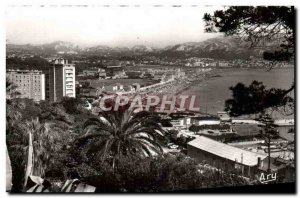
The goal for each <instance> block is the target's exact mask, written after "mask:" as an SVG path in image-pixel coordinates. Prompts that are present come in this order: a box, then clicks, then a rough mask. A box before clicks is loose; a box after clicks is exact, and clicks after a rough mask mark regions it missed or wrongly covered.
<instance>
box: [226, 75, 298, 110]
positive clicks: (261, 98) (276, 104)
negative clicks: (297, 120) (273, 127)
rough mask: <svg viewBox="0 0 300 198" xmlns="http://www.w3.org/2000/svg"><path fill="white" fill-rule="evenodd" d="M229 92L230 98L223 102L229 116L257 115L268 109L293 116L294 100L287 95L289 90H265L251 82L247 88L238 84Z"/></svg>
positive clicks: (259, 84)
mask: <svg viewBox="0 0 300 198" xmlns="http://www.w3.org/2000/svg"><path fill="white" fill-rule="evenodd" d="M230 90H231V91H232V98H231V99H228V100H226V101H225V111H227V112H229V114H230V115H231V116H240V115H248V114H258V113H262V112H265V111H266V110H268V109H270V108H271V109H276V110H279V111H281V112H282V113H284V114H286V115H289V114H293V110H294V99H293V98H292V97H290V96H289V95H288V93H289V92H290V90H283V89H275V88H271V89H266V87H265V86H264V85H263V83H262V82H258V81H253V82H252V83H251V84H250V85H249V86H248V87H247V86H245V85H244V84H242V83H238V84H237V85H236V86H234V87H230ZM281 107H283V108H281Z"/></svg>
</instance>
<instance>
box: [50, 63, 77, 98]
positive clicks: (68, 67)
mask: <svg viewBox="0 0 300 198" xmlns="http://www.w3.org/2000/svg"><path fill="white" fill-rule="evenodd" d="M47 80H48V83H49V84H48V85H47V86H48V87H49V88H48V87H47V92H48V90H49V92H48V93H49V100H50V101H51V102H58V101H60V100H61V99H62V98H63V97H65V96H67V97H74V98H75V96H76V95H75V66H74V64H69V63H68V60H64V59H56V60H54V61H53V63H52V64H51V65H50V69H49V78H48V76H47Z"/></svg>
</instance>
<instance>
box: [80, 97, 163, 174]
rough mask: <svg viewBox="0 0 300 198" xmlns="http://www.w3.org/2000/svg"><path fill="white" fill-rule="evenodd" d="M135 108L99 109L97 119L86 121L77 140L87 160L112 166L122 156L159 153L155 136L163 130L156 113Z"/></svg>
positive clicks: (141, 155) (160, 151) (160, 150)
mask: <svg viewBox="0 0 300 198" xmlns="http://www.w3.org/2000/svg"><path fill="white" fill-rule="evenodd" d="M108 103H110V104H109V105H111V104H114V103H115V102H114V101H113V100H112V101H110V102H108ZM112 106H114V105H112ZM134 110H135V109H134V108H130V105H129V104H128V105H125V106H122V108H119V109H118V110H117V111H114V110H111V111H102V112H100V113H99V117H98V118H91V119H89V120H87V121H86V122H85V124H84V135H82V136H81V137H80V138H78V139H77V143H78V145H79V148H80V149H82V151H83V152H84V153H85V154H86V156H87V157H88V158H89V160H88V161H93V160H96V161H99V160H101V161H105V160H111V163H112V167H113V169H114V168H115V163H116V161H117V160H118V159H119V158H120V157H121V156H135V157H145V156H152V155H153V154H161V153H162V148H161V146H160V144H159V143H158V142H157V138H156V137H157V136H156V135H157V131H162V130H161V127H160V125H159V124H158V119H159V118H158V116H157V115H156V114H152V113H149V112H145V111H141V112H138V113H135V112H134Z"/></svg>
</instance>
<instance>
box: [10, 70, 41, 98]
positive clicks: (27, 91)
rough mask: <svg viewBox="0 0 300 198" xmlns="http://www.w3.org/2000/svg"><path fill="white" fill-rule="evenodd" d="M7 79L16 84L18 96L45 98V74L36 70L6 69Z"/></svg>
mask: <svg viewBox="0 0 300 198" xmlns="http://www.w3.org/2000/svg"><path fill="white" fill-rule="evenodd" d="M6 75H7V79H8V80H9V81H10V82H11V83H13V84H14V85H16V86H17V88H16V90H17V91H18V92H19V93H20V95H19V97H20V98H29V99H33V100H34V101H36V102H39V101H41V100H45V95H46V94H45V74H43V73H42V71H38V70H8V71H7V73H6Z"/></svg>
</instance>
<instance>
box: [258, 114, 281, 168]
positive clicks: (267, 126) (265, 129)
mask: <svg viewBox="0 0 300 198" xmlns="http://www.w3.org/2000/svg"><path fill="white" fill-rule="evenodd" d="M257 120H258V121H260V122H261V123H262V125H260V127H262V130H261V135H262V136H263V138H264V139H265V144H266V146H267V147H268V173H271V148H270V147H271V141H272V139H274V138H277V137H278V131H277V130H276V127H277V125H275V124H274V120H273V119H272V118H271V117H270V116H269V115H268V114H262V115H260V117H259V118H258V119H257Z"/></svg>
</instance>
